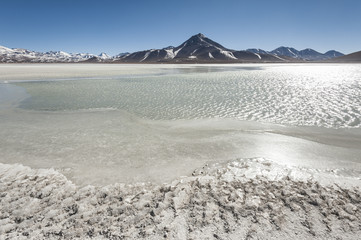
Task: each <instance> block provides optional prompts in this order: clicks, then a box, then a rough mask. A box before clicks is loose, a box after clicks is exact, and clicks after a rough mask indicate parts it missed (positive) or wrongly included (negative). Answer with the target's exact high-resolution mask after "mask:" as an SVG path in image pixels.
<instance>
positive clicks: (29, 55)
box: [0, 46, 111, 63]
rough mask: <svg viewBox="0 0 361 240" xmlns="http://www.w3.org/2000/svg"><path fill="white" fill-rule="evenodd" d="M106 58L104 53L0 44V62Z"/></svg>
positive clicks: (45, 61) (72, 60)
mask: <svg viewBox="0 0 361 240" xmlns="http://www.w3.org/2000/svg"><path fill="white" fill-rule="evenodd" d="M94 57H95V58H99V59H101V60H104V61H105V60H108V59H110V58H111V57H109V56H108V55H107V54H105V53H101V54H100V55H98V56H97V55H94V54H89V53H75V54H72V53H66V52H63V51H49V52H45V53H43V52H35V51H30V50H27V49H21V48H12V49H11V48H7V47H3V46H0V62H6V63H12V62H34V63H43V62H44V63H51V62H82V61H86V60H88V59H91V58H94Z"/></svg>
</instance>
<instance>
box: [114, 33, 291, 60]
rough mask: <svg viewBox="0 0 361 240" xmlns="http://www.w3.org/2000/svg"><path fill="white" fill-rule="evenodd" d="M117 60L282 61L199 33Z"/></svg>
mask: <svg viewBox="0 0 361 240" xmlns="http://www.w3.org/2000/svg"><path fill="white" fill-rule="evenodd" d="M116 61H117V62H139V63H146V62H175V63H179V62H191V63H192V62H271V61H273V62H283V61H287V60H286V59H283V58H280V57H278V56H273V55H271V54H263V53H260V54H259V53H252V52H248V51H235V50H232V49H228V48H225V47H224V46H222V45H221V44H219V43H217V42H215V41H213V40H211V39H209V38H207V37H206V36H204V35H203V34H201V33H199V34H197V35H194V36H192V37H190V38H189V39H188V40H187V41H185V42H183V43H182V44H181V45H179V46H177V47H172V46H169V47H166V48H163V49H151V50H145V51H139V52H135V53H131V54H127V55H125V56H123V57H120V58H119V59H118V60H116Z"/></svg>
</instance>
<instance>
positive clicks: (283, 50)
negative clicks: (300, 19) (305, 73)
mask: <svg viewBox="0 0 361 240" xmlns="http://www.w3.org/2000/svg"><path fill="white" fill-rule="evenodd" d="M269 53H271V54H274V55H277V56H288V57H292V58H295V59H300V60H306V61H322V60H327V59H330V58H334V57H338V56H343V55H344V54H343V53H340V52H337V51H335V50H330V51H328V52H326V53H324V54H323V53H320V52H317V51H315V50H313V49H311V48H306V49H304V50H301V51H298V50H297V49H294V48H290V47H279V48H276V49H275V50H273V51H270V52H269Z"/></svg>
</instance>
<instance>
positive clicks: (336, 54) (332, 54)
mask: <svg viewBox="0 0 361 240" xmlns="http://www.w3.org/2000/svg"><path fill="white" fill-rule="evenodd" d="M324 55H325V56H327V57H328V58H329V59H331V58H335V57H341V56H344V55H345V54H343V53H340V52H337V51H335V50H330V51H328V52H326V53H325V54H324Z"/></svg>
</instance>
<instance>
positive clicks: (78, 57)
mask: <svg viewBox="0 0 361 240" xmlns="http://www.w3.org/2000/svg"><path fill="white" fill-rule="evenodd" d="M343 56H344V54H342V53H340V52H338V51H335V50H330V51H328V52H326V53H320V52H317V51H315V50H313V49H310V48H307V49H304V50H301V51H299V50H296V49H294V48H291V47H279V48H277V49H275V50H272V51H265V50H262V49H247V50H232V49H229V48H226V47H224V46H222V45H221V44H219V43H217V42H215V41H213V40H211V39H209V38H207V37H206V36H204V35H203V34H201V33H199V34H197V35H194V36H192V37H190V38H189V39H188V40H187V41H185V42H183V43H182V44H181V45H179V46H177V47H173V46H169V47H166V48H162V49H150V50H144V51H138V52H133V53H120V54H118V55H116V56H112V57H111V56H108V55H107V54H106V53H101V54H99V55H95V54H89V53H75V54H72V53H66V52H63V51H50V52H45V53H42V52H35V51H30V50H26V49H20V48H12V49H10V48H6V47H2V46H0V63H17V62H34V63H52V62H54V63H55V62H64V63H66V62H69V63H73V62H74V63H75V62H105V63H243V62H254V63H258V62H307V61H330V60H332V59H335V60H336V59H338V58H340V57H341V58H342V57H343ZM345 57H346V56H345ZM350 61H354V58H351V60H350Z"/></svg>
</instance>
